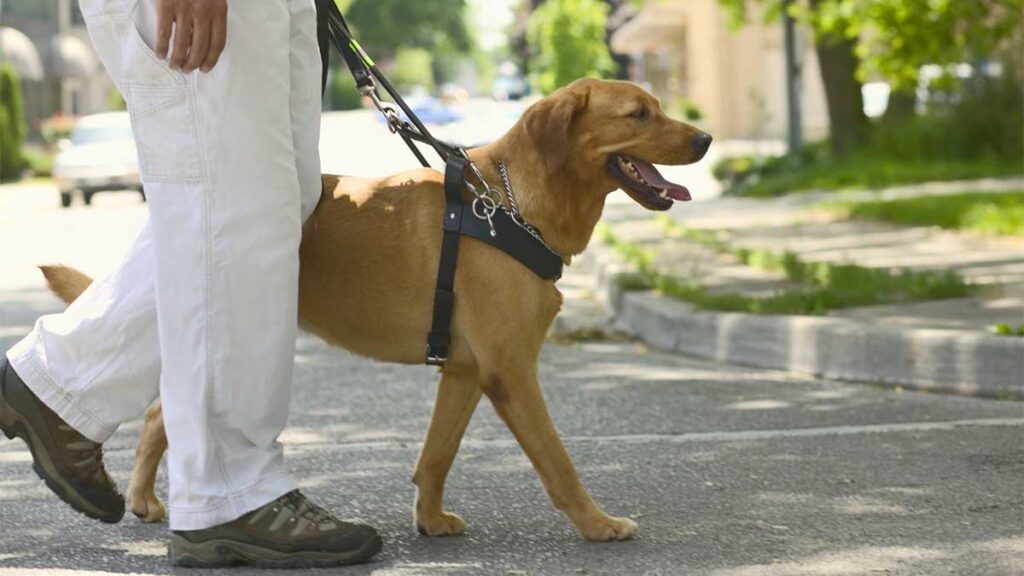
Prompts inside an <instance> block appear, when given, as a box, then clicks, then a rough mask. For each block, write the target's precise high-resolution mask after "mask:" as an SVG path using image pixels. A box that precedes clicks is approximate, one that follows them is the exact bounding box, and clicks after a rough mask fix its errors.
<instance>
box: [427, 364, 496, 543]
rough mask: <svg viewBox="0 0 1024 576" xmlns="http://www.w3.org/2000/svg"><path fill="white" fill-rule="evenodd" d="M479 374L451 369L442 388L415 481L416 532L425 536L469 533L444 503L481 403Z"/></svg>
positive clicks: (443, 378)
mask: <svg viewBox="0 0 1024 576" xmlns="http://www.w3.org/2000/svg"><path fill="white" fill-rule="evenodd" d="M478 374H479V373H478V372H477V370H476V367H472V368H468V367H467V368H454V367H448V368H445V370H444V372H443V373H442V375H441V383H440V384H438V388H437V400H435V401H434V415H433V417H432V418H431V420H430V429H429V430H428V431H427V439H426V441H425V442H424V443H423V450H422V451H421V452H420V457H419V460H418V461H417V462H416V472H415V473H414V474H413V478H412V481H413V483H414V484H416V504H415V508H414V511H413V513H414V515H415V521H416V528H417V530H419V531H420V533H421V534H423V535H425V536H448V535H452V534H462V532H463V531H464V530H465V529H466V523H465V522H464V521H463V520H462V518H459V516H458V515H456V514H452V513H450V512H445V511H443V510H442V509H441V502H442V499H443V497H444V481H445V478H446V477H447V476H448V470H450V469H451V466H452V461H453V460H454V459H455V453H456V452H458V450H459V443H460V442H461V441H462V435H463V434H464V433H465V432H466V426H467V425H468V424H469V419H470V417H472V416H473V411H474V410H475V409H476V405H477V403H478V402H479V401H480V395H481V391H480V377H479V375H478Z"/></svg>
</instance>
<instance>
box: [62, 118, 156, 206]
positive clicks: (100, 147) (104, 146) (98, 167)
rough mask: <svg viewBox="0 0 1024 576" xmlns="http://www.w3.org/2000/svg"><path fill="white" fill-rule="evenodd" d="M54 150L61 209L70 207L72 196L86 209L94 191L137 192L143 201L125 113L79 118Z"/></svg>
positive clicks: (129, 122) (133, 145) (129, 125)
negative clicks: (80, 200)
mask: <svg viewBox="0 0 1024 576" xmlns="http://www.w3.org/2000/svg"><path fill="white" fill-rule="evenodd" d="M58 148H59V152H58V153H57V158H56V159H55V160H54V163H53V176H54V178H55V179H56V180H57V184H58V186H59V187H60V204H61V206H63V207H65V208H67V207H68V206H71V203H72V201H73V199H74V196H75V195H76V194H80V195H81V197H82V201H83V202H84V203H85V204H86V205H87V206H88V205H90V204H92V197H93V196H94V195H95V194H96V193H97V192H106V191H125V190H127V191H132V192H138V193H140V194H143V199H145V194H144V193H143V190H142V182H141V180H140V179H139V164H138V157H137V156H136V153H135V140H134V139H133V138H132V127H131V121H130V120H129V117H128V113H127V112H107V113H103V114H91V115H88V116H83V117H81V118H80V119H79V120H78V121H77V122H76V123H75V128H74V130H73V131H72V132H71V137H70V138H69V139H67V140H62V141H61V142H60V143H59V144H58Z"/></svg>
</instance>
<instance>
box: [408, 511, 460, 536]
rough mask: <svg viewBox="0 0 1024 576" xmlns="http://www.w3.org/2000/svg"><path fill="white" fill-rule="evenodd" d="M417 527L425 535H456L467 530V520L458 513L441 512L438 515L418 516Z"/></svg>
mask: <svg viewBox="0 0 1024 576" xmlns="http://www.w3.org/2000/svg"><path fill="white" fill-rule="evenodd" d="M416 529H417V530H419V532H420V534H423V535H424V536H455V535H457V534H462V533H463V532H465V531H466V521H465V520H463V519H462V518H460V517H459V515H458V514H451V513H449V512H441V513H440V514H438V515H437V516H431V517H426V518H417V519H416Z"/></svg>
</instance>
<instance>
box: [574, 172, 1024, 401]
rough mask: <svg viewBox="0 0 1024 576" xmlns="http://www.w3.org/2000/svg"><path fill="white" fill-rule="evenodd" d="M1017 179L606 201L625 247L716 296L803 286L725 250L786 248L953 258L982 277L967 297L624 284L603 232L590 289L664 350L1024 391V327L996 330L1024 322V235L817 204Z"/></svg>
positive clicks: (612, 227)
mask: <svg viewBox="0 0 1024 576" xmlns="http://www.w3.org/2000/svg"><path fill="white" fill-rule="evenodd" d="M1021 188H1024V181H1022V180H1020V179H1016V180H991V181H979V182H973V183H955V184H929V185H924V186H919V187H905V188H901V189H894V190H886V191H881V192H858V193H854V194H845V195H842V196H837V195H835V194H831V195H828V194H800V195H794V196H790V197H784V198H779V199H773V200H761V199H744V198H721V199H716V200H710V201H706V202H694V203H691V204H688V205H680V206H676V207H674V208H673V209H672V210H671V211H670V212H669V213H668V214H667V216H669V217H670V220H669V219H666V217H665V216H662V217H660V218H659V217H657V216H656V215H652V214H651V213H650V212H647V211H645V210H643V209H641V208H640V207H639V206H635V205H633V204H624V203H613V204H611V205H609V207H608V209H607V210H606V211H605V219H604V221H605V224H606V225H607V226H608V230H609V232H610V234H611V236H613V237H614V239H615V242H616V243H617V244H619V245H620V247H621V244H627V245H628V246H629V247H630V249H631V250H632V251H633V252H642V253H643V254H646V255H647V256H645V257H646V258H648V259H649V262H650V267H651V268H652V269H653V270H654V271H656V272H657V274H659V275H667V276H670V277H672V278H673V279H678V280H679V281H681V282H692V283H694V284H696V285H699V286H700V287H701V288H702V289H703V290H704V291H705V292H706V293H707V294H711V295H721V294H730V295H732V294H737V295H740V296H743V297H753V298H764V297H768V296H772V295H776V294H779V293H782V292H784V291H786V290H794V289H798V288H800V286H801V284H799V283H795V282H793V281H791V280H789V279H787V277H786V276H785V275H784V274H782V273H781V272H779V271H767V270H764V269H760V268H755V267H752V266H748V265H746V264H744V262H743V261H741V260H740V259H739V258H737V257H736V256H735V254H733V253H730V251H735V250H737V249H747V250H750V251H756V250H762V251H769V252H773V253H780V254H781V253H786V252H788V253H791V254H793V255H794V256H795V257H796V258H798V259H799V260H800V261H802V262H807V263H815V262H829V263H833V264H854V265H858V266H862V267H865V268H868V269H883V270H903V269H907V270H912V271H917V272H922V271H946V270H953V271H955V272H956V273H957V274H959V275H960V276H961V277H962V278H963V279H964V281H966V282H967V283H968V284H970V285H973V286H975V287H979V288H978V289H973V292H974V294H973V295H971V296H970V297H966V298H953V299H945V300H929V301H922V302H901V303H899V304H892V305H879V306H864V307H855V308H841V309H833V310H830V311H828V312H827V313H826V314H825V315H823V316H783V315H775V316H772V315H754V314H746V313H732V312H716V311H711V310H698V309H696V308H695V307H694V306H693V305H691V304H690V303H687V302H683V301H680V300H676V299H672V298H668V297H666V296H662V295H658V294H654V293H642V292H627V293H622V292H621V291H620V290H618V289H617V288H616V286H615V284H616V282H615V280H614V276H615V275H617V274H618V273H620V272H622V271H629V270H632V269H635V266H633V265H630V264H629V263H626V262H625V261H624V258H623V257H622V255H621V254H616V253H615V252H614V251H612V250H609V249H608V247H607V246H605V245H604V243H603V242H601V241H600V239H599V238H595V240H594V242H593V245H592V248H591V249H592V250H593V251H594V253H595V256H594V258H593V267H594V269H595V274H596V275H595V278H594V281H595V285H594V286H593V287H592V290H594V292H595V293H599V294H602V295H603V297H604V299H605V301H606V302H607V303H608V304H609V305H610V306H611V308H612V311H613V313H614V316H615V319H616V321H617V322H618V324H619V326H620V327H622V328H624V329H625V330H627V331H629V332H632V333H634V334H635V335H637V336H638V337H640V338H642V339H643V340H645V341H647V342H648V343H649V344H652V345H655V346H656V347H658V348H662V349H667V350H674V351H678V352H683V353H687V354H694V355H697V356H703V357H712V358H717V359H720V360H728V361H731V362H741V363H746V364H750V365H756V366H762V367H771V368H780V369H787V370H794V371H798V372H806V373H811V374H814V375H820V376H829V377H833V378H843V379H848V380H856V381H868V382H878V383H884V384H890V385H893V384H895V385H901V386H907V387H914V388H922V389H932V390H941V391H947V392H957V393H968V394H981V395H990V396H1008V397H1012V396H1018V395H1020V394H1022V393H1024V338H1011V337H997V336H994V335H991V334H990V333H989V327H990V326H992V325H994V324H999V323H1008V324H1010V325H1012V326H1018V325H1020V324H1021V323H1024V238H1022V237H994V236H982V235H976V234H960V233H954V232H949V231H943V230H939V229H937V228H931V227H902V226H896V225H891V224H886V223H879V222H870V221H845V220H840V219H837V218H836V216H834V215H833V214H832V213H829V212H826V211H823V210H818V209H815V208H814V206H815V205H816V204H818V203H820V202H821V201H822V200H824V199H836V198H839V197H841V198H844V199H849V198H851V197H856V198H858V199H871V198H886V199H889V198H894V197H908V196H920V195H934V196H936V201H937V202H941V196H942V195H944V194H949V193H951V192H957V191H964V190H979V191H985V192H992V193H999V192H1002V191H1008V190H1012V189H1021ZM680 230H685V233H683V234H681V233H680ZM709 231H710V232H709ZM712 232H713V233H712ZM709 237H710V238H713V239H714V240H711V241H708V240H707V238H709ZM716 243H718V244H716ZM723 246H727V247H728V250H723ZM620 252H621V250H620ZM633 264H634V265H635V262H634V263H633Z"/></svg>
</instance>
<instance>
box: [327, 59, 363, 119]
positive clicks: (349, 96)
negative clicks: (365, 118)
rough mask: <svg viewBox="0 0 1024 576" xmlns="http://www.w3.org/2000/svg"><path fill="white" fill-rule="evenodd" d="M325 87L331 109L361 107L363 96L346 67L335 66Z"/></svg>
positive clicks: (356, 108) (354, 108)
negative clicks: (328, 83)
mask: <svg viewBox="0 0 1024 576" xmlns="http://www.w3.org/2000/svg"><path fill="white" fill-rule="evenodd" d="M327 89H328V93H327V95H328V96H329V101H330V106H331V109H332V110H358V109H360V108H362V107H363V96H362V94H360V93H359V89H358V88H356V81H355V80H354V79H353V78H352V74H350V73H349V71H348V68H345V67H344V66H342V67H340V68H335V69H334V71H333V73H332V75H331V82H330V85H328V87H327Z"/></svg>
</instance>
